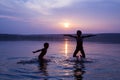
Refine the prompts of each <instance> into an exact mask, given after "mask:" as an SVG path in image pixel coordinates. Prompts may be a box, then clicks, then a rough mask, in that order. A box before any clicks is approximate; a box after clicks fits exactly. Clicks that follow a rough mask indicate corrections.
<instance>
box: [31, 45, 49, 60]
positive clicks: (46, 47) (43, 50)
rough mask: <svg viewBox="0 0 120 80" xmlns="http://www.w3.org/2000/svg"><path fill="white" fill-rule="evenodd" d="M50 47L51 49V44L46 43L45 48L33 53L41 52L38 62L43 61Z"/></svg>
mask: <svg viewBox="0 0 120 80" xmlns="http://www.w3.org/2000/svg"><path fill="white" fill-rule="evenodd" d="M48 47H49V43H44V48H42V49H39V50H36V51H33V53H37V52H40V51H41V53H40V54H39V56H38V60H39V61H40V60H43V57H44V55H46V53H47V49H48Z"/></svg>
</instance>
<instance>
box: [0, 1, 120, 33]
mask: <svg viewBox="0 0 120 80" xmlns="http://www.w3.org/2000/svg"><path fill="white" fill-rule="evenodd" d="M65 25H68V26H67V27H66V26H65ZM76 30H81V31H82V32H83V33H120V0H0V34H66V33H76Z"/></svg>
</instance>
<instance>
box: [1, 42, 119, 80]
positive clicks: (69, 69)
mask: <svg viewBox="0 0 120 80" xmlns="http://www.w3.org/2000/svg"><path fill="white" fill-rule="evenodd" d="M44 42H46V41H16V42H9V41H8V42H4V41H3V42H0V44H1V45H0V80H44V79H46V80H79V79H80V80H119V79H120V77H119V74H120V70H119V68H120V64H119V63H120V59H119V57H120V54H119V53H120V49H119V47H120V44H103V43H95V42H85V43H84V49H85V52H86V56H87V61H86V62H78V61H76V59H74V58H72V54H73V52H74V49H75V45H76V43H75V42H74V41H68V40H65V41H47V42H49V44H50V47H49V49H48V53H47V54H46V56H45V61H44V62H43V63H40V64H39V63H38V62H37V56H38V54H39V53H38V54H37V53H36V54H33V53H32V51H33V50H36V49H40V48H42V47H43V43H44Z"/></svg>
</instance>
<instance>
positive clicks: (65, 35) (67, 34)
mask: <svg viewBox="0 0 120 80" xmlns="http://www.w3.org/2000/svg"><path fill="white" fill-rule="evenodd" d="M64 36H69V37H73V38H76V36H73V35H70V34H64Z"/></svg>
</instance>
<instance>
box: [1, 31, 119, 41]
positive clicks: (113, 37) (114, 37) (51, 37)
mask: <svg viewBox="0 0 120 80" xmlns="http://www.w3.org/2000/svg"><path fill="white" fill-rule="evenodd" d="M73 35H74V34H73ZM83 35H87V34H83ZM95 35H96V36H94V37H90V38H87V39H85V41H91V42H113V43H120V33H100V34H95ZM44 40H47V41H64V40H70V41H72V40H74V39H71V38H69V37H65V36H64V34H30V35H23V34H22V35H21V34H0V41H44Z"/></svg>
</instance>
